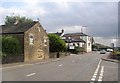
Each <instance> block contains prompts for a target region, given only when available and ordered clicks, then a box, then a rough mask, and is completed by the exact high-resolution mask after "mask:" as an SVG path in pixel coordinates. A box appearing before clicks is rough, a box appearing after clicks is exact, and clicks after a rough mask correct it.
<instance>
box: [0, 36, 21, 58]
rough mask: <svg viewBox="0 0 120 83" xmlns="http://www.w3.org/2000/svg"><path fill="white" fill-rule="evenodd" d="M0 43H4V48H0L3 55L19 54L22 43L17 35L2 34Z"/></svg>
mask: <svg viewBox="0 0 120 83" xmlns="http://www.w3.org/2000/svg"><path fill="white" fill-rule="evenodd" d="M0 43H1V44H2V45H1V47H2V49H0V56H1V57H5V56H9V55H16V54H19V52H20V43H19V40H18V39H17V38H16V37H13V36H2V37H0Z"/></svg>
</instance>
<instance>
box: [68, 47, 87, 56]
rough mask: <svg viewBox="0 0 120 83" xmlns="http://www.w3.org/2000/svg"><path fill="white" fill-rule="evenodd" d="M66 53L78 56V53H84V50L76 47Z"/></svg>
mask: <svg viewBox="0 0 120 83" xmlns="http://www.w3.org/2000/svg"><path fill="white" fill-rule="evenodd" d="M68 51H69V52H71V53H75V54H78V53H82V52H85V49H84V48H83V47H78V46H76V47H75V49H68Z"/></svg>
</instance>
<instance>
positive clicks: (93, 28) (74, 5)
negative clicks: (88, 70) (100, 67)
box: [0, 0, 118, 43]
mask: <svg viewBox="0 0 120 83" xmlns="http://www.w3.org/2000/svg"><path fill="white" fill-rule="evenodd" d="M42 1H43V0H42ZM42 1H41V0H21V2H22V3H24V4H22V5H19V6H17V4H16V6H15V5H14V4H13V5H10V7H9V4H7V5H4V7H0V14H2V16H3V17H2V19H4V17H5V16H6V15H12V13H13V12H14V13H15V14H20V15H24V16H27V17H30V18H33V19H36V18H40V22H41V24H42V25H43V27H44V28H45V29H46V30H47V32H57V31H60V30H61V29H64V30H65V32H66V33H69V32H80V27H81V26H84V25H85V26H87V27H86V28H85V29H84V32H85V33H86V34H88V35H91V36H94V37H95V38H97V39H96V41H100V39H101V40H102V41H101V42H107V40H105V39H106V38H108V42H109V41H110V39H111V38H113V37H114V35H115V34H116V33H117V27H118V24H117V23H118V20H117V17H118V15H117V14H118V10H117V4H118V3H115V2H94V1H95V0H93V2H76V1H74V2H72V0H70V1H71V2H70V1H68V0H61V1H60V0H52V2H50V1H48V2H47V1H46V0H44V1H46V2H45V3H44V1H43V2H42ZM81 1H83V0H81ZM86 1H88V0H86ZM90 1H92V0H90ZM106 1H107V0H106ZM6 6H8V7H7V8H6ZM1 22H2V21H1V20H0V23H1ZM109 43H110V42H109Z"/></svg>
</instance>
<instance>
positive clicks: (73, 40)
mask: <svg viewBox="0 0 120 83" xmlns="http://www.w3.org/2000/svg"><path fill="white" fill-rule="evenodd" d="M63 40H64V41H65V42H67V43H72V42H83V43H86V42H85V41H84V40H82V39H63Z"/></svg>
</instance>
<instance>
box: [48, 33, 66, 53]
mask: <svg viewBox="0 0 120 83" xmlns="http://www.w3.org/2000/svg"><path fill="white" fill-rule="evenodd" d="M48 37H49V45H50V46H49V49H50V52H62V51H65V50H66V43H65V42H64V41H63V40H62V39H61V38H60V37H59V36H58V35H56V34H49V35H48Z"/></svg>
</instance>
